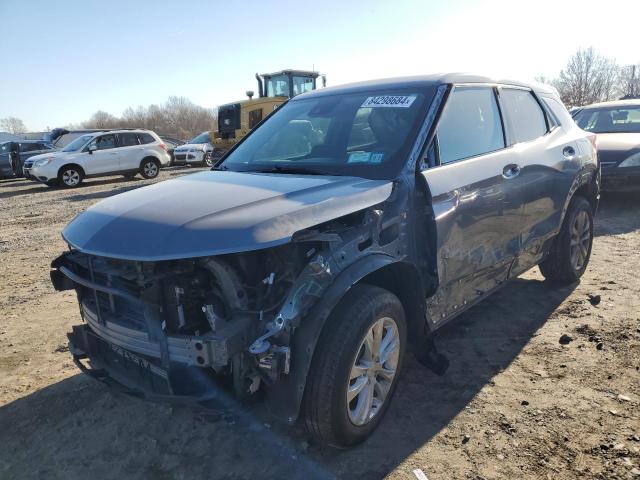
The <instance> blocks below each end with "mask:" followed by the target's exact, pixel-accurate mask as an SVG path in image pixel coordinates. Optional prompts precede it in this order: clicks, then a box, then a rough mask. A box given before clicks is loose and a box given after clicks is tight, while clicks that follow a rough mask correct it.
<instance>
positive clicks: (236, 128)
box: [211, 70, 327, 154]
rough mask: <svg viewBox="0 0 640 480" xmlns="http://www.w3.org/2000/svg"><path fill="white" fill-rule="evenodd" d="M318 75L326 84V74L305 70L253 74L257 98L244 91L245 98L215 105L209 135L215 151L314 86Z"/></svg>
mask: <svg viewBox="0 0 640 480" xmlns="http://www.w3.org/2000/svg"><path fill="white" fill-rule="evenodd" d="M318 77H320V78H321V80H322V86H323V87H324V86H326V82H327V79H326V76H325V75H320V74H319V73H318V72H314V71H306V70H282V71H280V72H275V73H263V74H261V75H260V74H257V73H256V80H257V81H258V98H255V99H254V98H253V96H254V92H253V91H247V97H249V98H248V99H247V100H243V101H240V102H235V103H228V104H226V105H220V106H219V107H218V125H217V129H216V130H214V131H213V132H212V134H211V137H212V138H213V146H214V148H215V150H216V153H217V154H220V153H222V152H224V151H225V150H227V149H229V148H231V147H232V146H233V145H234V144H236V143H237V142H238V141H239V140H240V139H242V137H244V136H245V135H246V134H247V133H249V131H250V130H251V129H252V128H254V127H255V126H256V125H257V124H258V123H260V122H261V121H262V119H264V118H266V117H267V116H269V114H271V112H273V111H274V110H276V109H277V108H278V107H279V106H280V105H282V104H283V103H284V102H286V101H287V100H288V99H290V98H293V97H295V96H296V95H299V94H301V93H304V92H309V91H311V90H315V89H316V82H317V79H318Z"/></svg>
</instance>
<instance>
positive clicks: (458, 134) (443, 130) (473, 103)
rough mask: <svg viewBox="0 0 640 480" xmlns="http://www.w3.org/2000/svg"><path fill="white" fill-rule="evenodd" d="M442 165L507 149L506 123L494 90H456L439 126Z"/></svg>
mask: <svg viewBox="0 0 640 480" xmlns="http://www.w3.org/2000/svg"><path fill="white" fill-rule="evenodd" d="M437 135H438V146H439V153H440V163H451V162H455V161H457V160H462V159H464V158H469V157H474V156H476V155H482V154H484V153H489V152H494V151H496V150H500V149H501V148H504V147H505V141H504V133H503V130H502V121H501V120H500V112H499V111H498V104H497V102H496V97H495V94H494V91H493V89H492V88H490V87H456V88H455V89H454V90H453V92H451V94H450V96H449V100H448V101H447V104H446V106H445V108H444V111H443V112H442V116H441V118H440V122H439V123H438V130H437Z"/></svg>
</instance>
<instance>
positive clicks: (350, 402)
mask: <svg viewBox="0 0 640 480" xmlns="http://www.w3.org/2000/svg"><path fill="white" fill-rule="evenodd" d="M399 357H400V334H399V332H398V326H397V325H396V322H395V321H394V320H393V319H392V318H389V317H383V318H380V319H378V320H376V322H375V323H374V324H373V325H372V326H371V327H370V328H369V330H368V331H367V333H366V334H365V336H364V338H363V339H362V341H361V343H360V347H359V348H358V352H357V353H356V357H355V359H354V362H353V364H352V367H351V373H350V375H349V383H348V386H347V410H348V414H349V419H350V420H351V422H352V423H353V424H354V425H358V426H360V425H365V424H366V423H368V422H370V421H371V420H372V419H373V418H374V417H375V416H376V414H377V413H378V412H379V411H380V409H381V407H382V405H383V404H384V402H385V400H386V399H387V396H388V395H389V391H390V390H391V386H392V385H393V380H394V378H395V376H396V372H397V368H398V360H399Z"/></svg>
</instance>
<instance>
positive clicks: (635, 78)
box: [620, 65, 640, 98]
mask: <svg viewBox="0 0 640 480" xmlns="http://www.w3.org/2000/svg"><path fill="white" fill-rule="evenodd" d="M620 96H621V97H623V98H640V65H627V66H626V67H622V68H621V69H620Z"/></svg>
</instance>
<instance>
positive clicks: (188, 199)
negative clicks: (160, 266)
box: [62, 171, 392, 261]
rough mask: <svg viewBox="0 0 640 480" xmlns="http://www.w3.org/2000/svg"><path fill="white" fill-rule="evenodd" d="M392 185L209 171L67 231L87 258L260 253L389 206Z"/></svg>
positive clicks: (116, 202) (129, 197)
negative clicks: (351, 216) (302, 232)
mask: <svg viewBox="0 0 640 480" xmlns="http://www.w3.org/2000/svg"><path fill="white" fill-rule="evenodd" d="M391 189H392V182H390V181H388V180H366V179H363V178H357V177H337V176H317V175H290V174H286V175H285V174H265V173H238V172H222V171H209V172H201V173H196V174H192V175H186V176H184V177H181V178H178V179H175V180H169V181H165V182H161V183H157V184H154V185H150V186H148V187H143V188H139V189H136V190H133V191H130V192H126V193H123V194H120V195H116V196H114V197H111V198H109V199H106V200H103V201H101V202H99V203H97V204H96V205H94V206H92V207H90V208H89V209H87V210H86V211H85V212H83V213H81V214H80V215H78V216H77V217H76V218H75V219H74V220H73V221H72V222H71V223H70V224H69V225H67V227H66V228H65V229H64V231H63V232H62V236H63V238H64V239H65V240H66V241H67V242H68V243H69V244H70V245H71V246H72V247H74V248H77V249H79V250H81V251H83V252H86V253H90V254H94V255H99V256H104V257H111V258H120V259H127V260H140V261H157V260H175V259H180V258H192V257H204V256H209V255H219V254H224V253H235V252H242V251H249V250H257V249H261V248H266V247H270V246H274V245H280V244H283V243H287V242H289V241H290V240H291V237H292V235H293V234H294V233H296V232H298V231H300V230H303V229H305V228H309V227H312V226H314V225H318V224H320V223H323V222H326V221H328V220H332V219H334V218H338V217H341V216H343V215H347V214H349V213H353V212H356V211H358V210H362V209H364V208H367V207H370V206H373V205H376V204H378V203H381V202H383V201H385V200H386V199H387V198H388V197H389V195H390V194H391Z"/></svg>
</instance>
